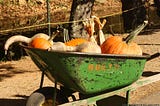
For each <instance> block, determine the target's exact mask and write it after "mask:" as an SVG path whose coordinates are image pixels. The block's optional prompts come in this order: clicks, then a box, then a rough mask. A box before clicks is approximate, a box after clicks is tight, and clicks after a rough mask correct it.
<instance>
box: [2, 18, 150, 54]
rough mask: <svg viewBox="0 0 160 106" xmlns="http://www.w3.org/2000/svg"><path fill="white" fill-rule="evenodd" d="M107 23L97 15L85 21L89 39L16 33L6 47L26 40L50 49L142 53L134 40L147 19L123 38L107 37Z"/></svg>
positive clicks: (41, 47) (28, 42)
mask: <svg viewBox="0 0 160 106" xmlns="http://www.w3.org/2000/svg"><path fill="white" fill-rule="evenodd" d="M105 23H106V20H103V22H102V23H101V22H100V19H99V18H98V17H96V16H93V17H92V18H91V19H89V20H87V21H84V22H83V24H84V28H85V30H86V31H87V33H88V35H86V36H88V39H84V38H75V39H71V40H70V41H68V42H53V39H52V38H53V37H49V36H48V35H46V34H44V33H38V34H36V35H34V36H33V37H32V38H28V37H25V36H22V35H15V36H12V37H10V38H9V39H8V40H7V41H6V43H5V45H4V49H5V51H7V50H8V48H9V46H10V45H11V44H13V43H14V42H24V43H26V44H27V45H28V46H29V47H33V48H38V49H44V50H48V51H64V52H86V53H102V54H130V55H142V49H141V48H140V46H139V45H138V44H136V43H134V42H133V41H132V40H133V38H134V37H135V36H136V35H138V33H139V32H140V31H141V30H142V29H143V28H144V27H145V26H146V24H147V21H145V22H144V23H143V24H142V25H140V26H138V27H137V28H136V29H135V30H134V31H133V32H131V33H130V34H129V35H128V36H127V37H126V38H123V37H122V36H110V37H107V38H105V37H104V34H103V31H102V28H103V26H104V25H105ZM95 28H97V29H98V30H97V31H98V32H96V33H97V35H96V36H95V35H94V34H95Z"/></svg>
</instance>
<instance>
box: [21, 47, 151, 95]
mask: <svg viewBox="0 0 160 106" xmlns="http://www.w3.org/2000/svg"><path fill="white" fill-rule="evenodd" d="M24 49H25V51H26V52H27V54H28V55H29V56H30V57H31V59H32V60H33V62H34V63H35V64H36V65H37V66H38V67H39V68H40V70H41V71H44V73H45V75H46V76H47V77H48V78H49V79H50V80H52V81H54V80H56V81H57V82H59V83H61V84H62V85H64V87H67V88H69V89H72V90H74V91H78V92H80V93H82V94H93V93H98V92H102V91H106V90H115V89H118V88H120V87H124V86H127V85H129V84H132V83H133V82H135V81H136V80H138V79H139V77H140V76H141V75H142V72H143V69H144V65H145V63H146V60H147V58H148V57H149V56H148V55H143V56H126V55H112V54H91V53H90V54H87V53H80V52H58V51H45V50H40V49H35V48H29V47H24Z"/></svg>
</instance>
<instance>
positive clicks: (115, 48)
mask: <svg viewBox="0 0 160 106" xmlns="http://www.w3.org/2000/svg"><path fill="white" fill-rule="evenodd" d="M101 51H102V53H103V54H131V55H142V49H141V48H140V46H139V45H137V44H136V43H134V42H130V43H126V42H125V41H124V40H123V38H122V37H121V36H111V37H109V38H108V39H107V40H106V41H105V42H104V43H103V44H102V45H101Z"/></svg>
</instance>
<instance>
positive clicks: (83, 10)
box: [69, 0, 95, 39]
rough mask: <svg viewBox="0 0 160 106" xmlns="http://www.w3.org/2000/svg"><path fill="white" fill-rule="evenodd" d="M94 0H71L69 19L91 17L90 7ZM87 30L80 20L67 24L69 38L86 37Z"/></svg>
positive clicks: (75, 19)
mask: <svg viewBox="0 0 160 106" xmlns="http://www.w3.org/2000/svg"><path fill="white" fill-rule="evenodd" d="M94 1H95V0H73V2H72V7H71V13H70V21H78V20H85V19H87V18H90V17H91V13H92V7H93V5H94ZM86 34H87V32H86V30H85V29H84V27H83V23H82V22H74V23H70V24H69V36H70V39H71V38H79V37H81V38H87V36H86Z"/></svg>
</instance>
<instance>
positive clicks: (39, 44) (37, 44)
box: [29, 37, 52, 50]
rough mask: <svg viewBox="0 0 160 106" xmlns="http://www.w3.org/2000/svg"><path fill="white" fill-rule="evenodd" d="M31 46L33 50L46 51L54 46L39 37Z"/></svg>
mask: <svg viewBox="0 0 160 106" xmlns="http://www.w3.org/2000/svg"><path fill="white" fill-rule="evenodd" d="M29 45H30V46H31V47H33V48H38V49H45V50H46V49H48V48H49V47H51V46H52V44H51V43H50V42H49V41H48V40H46V39H45V38H39V37H37V38H34V39H33V40H32V41H31V42H30V44H29Z"/></svg>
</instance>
